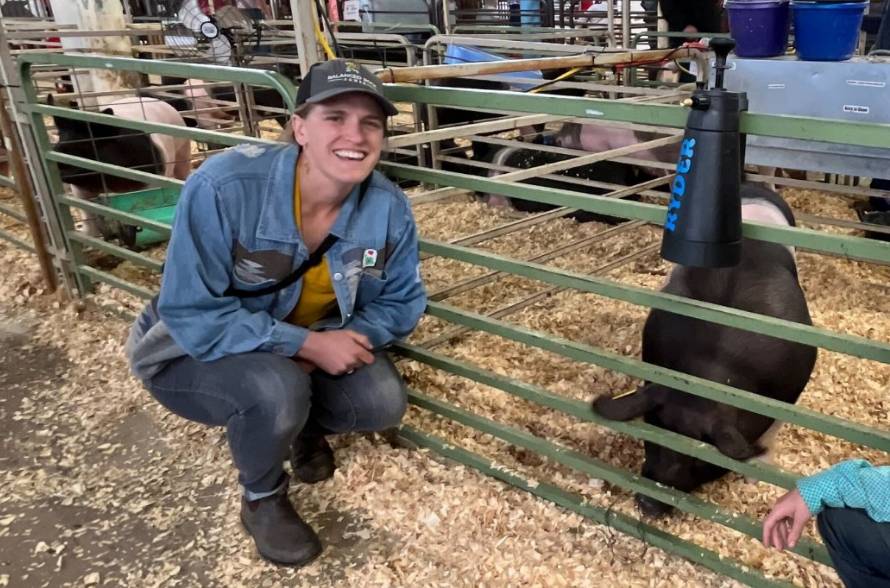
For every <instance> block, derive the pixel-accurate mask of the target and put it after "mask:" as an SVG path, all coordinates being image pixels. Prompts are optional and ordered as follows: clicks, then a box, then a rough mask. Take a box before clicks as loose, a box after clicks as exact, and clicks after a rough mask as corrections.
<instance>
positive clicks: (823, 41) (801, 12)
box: [791, 0, 868, 61]
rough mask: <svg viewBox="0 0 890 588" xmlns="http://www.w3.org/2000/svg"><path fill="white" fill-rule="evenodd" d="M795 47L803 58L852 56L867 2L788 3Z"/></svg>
mask: <svg viewBox="0 0 890 588" xmlns="http://www.w3.org/2000/svg"><path fill="white" fill-rule="evenodd" d="M791 8H792V13H793V15H794V46H795V47H796V48H797V56H798V57H799V58H800V59H803V60H804V61H844V60H845V59H850V57H852V56H853V52H854V51H855V50H856V43H857V42H858V41H859V27H861V26H862V17H863V16H864V15H865V11H866V10H867V9H868V2H801V1H799V0H795V1H794V2H792V3H791Z"/></svg>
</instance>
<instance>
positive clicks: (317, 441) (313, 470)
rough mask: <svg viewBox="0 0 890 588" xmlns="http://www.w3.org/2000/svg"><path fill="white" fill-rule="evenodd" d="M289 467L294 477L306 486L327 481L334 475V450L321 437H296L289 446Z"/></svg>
mask: <svg viewBox="0 0 890 588" xmlns="http://www.w3.org/2000/svg"><path fill="white" fill-rule="evenodd" d="M290 465H291V468H292V469H293V471H294V475H295V476H296V477H297V478H299V479H300V481H302V482H305V483H307V484H315V483H316V482H321V481H323V480H327V479H328V478H330V477H331V476H333V475H334V470H335V469H336V468H337V466H336V465H335V464H334V450H333V449H331V446H330V445H328V442H327V440H325V438H324V436H323V435H318V436H306V437H297V438H296V439H295V440H294V443H293V445H292V446H291V458H290Z"/></svg>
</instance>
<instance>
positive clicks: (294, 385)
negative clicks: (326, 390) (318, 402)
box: [241, 353, 311, 434]
mask: <svg viewBox="0 0 890 588" xmlns="http://www.w3.org/2000/svg"><path fill="white" fill-rule="evenodd" d="M250 355H251V356H252V359H254V361H250V362H245V366H244V373H243V375H242V382H241V385H242V386H245V387H246V388H248V391H249V393H250V398H251V400H252V402H251V405H250V406H249V407H248V408H247V409H246V410H245V411H244V413H245V414H246V413H250V412H255V413H256V414H258V415H262V416H263V417H265V419H267V420H268V421H269V424H270V427H271V428H272V431H273V432H274V433H275V434H288V433H290V432H292V431H293V430H295V429H297V428H298V427H301V426H302V425H303V422H304V421H305V419H306V417H307V415H308V413H309V406H310V398H311V389H310V385H309V377H308V375H307V374H306V373H305V372H304V371H303V370H302V369H300V367H299V366H298V365H297V364H296V362H294V361H292V360H291V359H289V358H286V357H281V356H276V355H273V354H258V353H256V354H250Z"/></svg>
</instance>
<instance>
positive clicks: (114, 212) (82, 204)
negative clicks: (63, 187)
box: [56, 195, 171, 237]
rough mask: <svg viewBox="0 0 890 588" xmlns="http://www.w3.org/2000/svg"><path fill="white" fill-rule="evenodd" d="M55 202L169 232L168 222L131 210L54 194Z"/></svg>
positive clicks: (161, 231) (167, 234) (166, 233)
mask: <svg viewBox="0 0 890 588" xmlns="http://www.w3.org/2000/svg"><path fill="white" fill-rule="evenodd" d="M56 202H58V203H59V204H65V205H66V206H70V207H72V208H79V209H81V210H86V211H88V212H94V213H96V214H99V215H102V216H104V217H107V218H112V219H114V220H118V221H121V222H123V223H126V224H128V225H133V226H137V227H145V228H148V229H152V230H154V231H158V232H159V233H162V234H164V235H166V236H167V237H169V236H170V233H171V227H170V225H168V224H165V223H160V222H158V221H154V220H151V219H147V218H143V217H141V216H138V215H136V214H133V213H132V212H124V211H123V210H118V209H116V208H111V207H110V206H105V205H104V204H99V203H98V202H92V201H90V200H83V199H82V198H72V197H70V196H64V195H60V196H56Z"/></svg>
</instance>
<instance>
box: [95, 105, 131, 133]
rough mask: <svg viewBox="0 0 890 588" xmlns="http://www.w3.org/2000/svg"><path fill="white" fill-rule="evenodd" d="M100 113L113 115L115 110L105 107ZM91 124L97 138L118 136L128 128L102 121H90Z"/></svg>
mask: <svg viewBox="0 0 890 588" xmlns="http://www.w3.org/2000/svg"><path fill="white" fill-rule="evenodd" d="M99 114H108V115H113V114H114V111H113V110H112V109H110V108H103V109H102V110H100V111H99ZM90 125H91V126H92V127H93V136H94V137H96V138H97V139H98V138H100V137H101V138H103V139H109V138H112V137H117V136H118V135H120V134H121V133H123V132H124V131H126V129H124V128H122V127H116V126H114V125H106V124H102V123H90ZM127 132H130V133H132V132H135V131H127Z"/></svg>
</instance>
